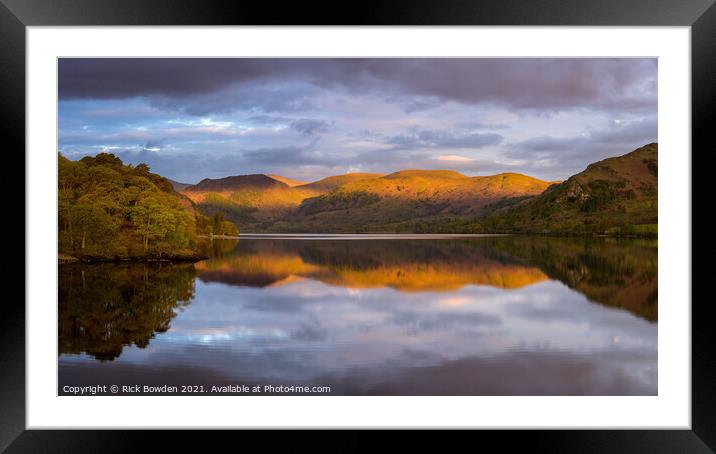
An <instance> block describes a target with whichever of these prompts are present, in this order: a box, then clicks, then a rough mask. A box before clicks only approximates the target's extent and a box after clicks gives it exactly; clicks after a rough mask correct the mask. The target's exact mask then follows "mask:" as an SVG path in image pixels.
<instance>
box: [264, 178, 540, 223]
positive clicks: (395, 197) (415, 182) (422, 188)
mask: <svg viewBox="0 0 716 454" xmlns="http://www.w3.org/2000/svg"><path fill="white" fill-rule="evenodd" d="M549 185H550V183H548V182H545V181H541V180H538V179H535V178H531V177H528V176H525V175H520V174H512V173H508V174H499V175H494V176H488V177H466V176H465V175H462V174H460V173H457V172H452V171H447V170H403V171H400V172H395V173H392V174H390V175H386V176H383V177H378V178H370V179H363V180H358V181H353V182H350V183H346V184H344V185H342V186H339V187H337V188H335V189H334V190H332V191H330V192H328V193H326V194H323V195H321V196H319V197H316V198H311V199H307V200H305V201H304V202H303V203H302V204H301V207H300V209H299V212H298V213H297V214H296V215H295V216H292V218H291V219H290V220H288V221H290V222H292V223H293V224H294V226H297V227H299V228H304V229H314V228H319V227H323V228H326V226H329V227H330V228H331V229H332V230H339V231H350V230H354V231H355V230H356V226H358V227H359V228H362V229H364V230H388V231H393V230H395V229H396V227H395V224H396V223H398V224H399V223H401V222H405V221H415V220H416V219H435V218H445V217H454V216H456V217H462V216H466V215H473V216H474V215H476V214H477V213H479V212H480V211H481V210H482V209H483V208H484V207H486V206H487V205H490V204H492V203H494V202H498V201H501V200H503V199H505V198H513V197H524V196H533V195H537V194H540V193H541V192H542V191H544V190H545V189H546V188H547V187H548V186H549ZM277 227H280V228H290V227H291V226H290V225H289V222H286V223H284V224H282V225H279V226H277Z"/></svg>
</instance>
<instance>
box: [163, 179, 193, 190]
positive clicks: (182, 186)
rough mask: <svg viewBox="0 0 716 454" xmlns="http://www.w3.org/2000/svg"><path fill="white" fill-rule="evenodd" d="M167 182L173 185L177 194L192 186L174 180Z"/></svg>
mask: <svg viewBox="0 0 716 454" xmlns="http://www.w3.org/2000/svg"><path fill="white" fill-rule="evenodd" d="M165 178H166V177H165ZM167 181H168V182H169V183H171V185H172V187H173V188H174V190H175V191H176V192H182V191H183V190H184V189H185V188H186V187H188V186H191V185H190V184H189V183H180V182H178V181H174V180H172V179H171V178H167Z"/></svg>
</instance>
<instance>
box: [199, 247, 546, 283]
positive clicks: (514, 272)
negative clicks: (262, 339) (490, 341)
mask: <svg viewBox="0 0 716 454" xmlns="http://www.w3.org/2000/svg"><path fill="white" fill-rule="evenodd" d="M195 266H196V268H197V269H198V271H199V279H201V280H202V281H205V282H222V283H225V284H231V285H244V286H251V287H266V286H269V285H281V284H283V283H286V282H290V281H293V280H296V279H302V278H310V279H315V280H318V281H321V282H324V283H326V284H331V285H339V286H343V287H349V288H373V287H391V288H394V289H396V290H400V291H406V292H410V291H449V290H455V289H458V288H460V287H463V286H465V285H470V284H472V285H490V286H493V287H500V288H518V287H523V286H525V285H530V284H533V283H535V282H539V281H542V280H545V279H547V276H546V275H545V274H544V273H542V272H541V271H540V270H539V269H538V268H536V267H532V266H527V265H525V264H523V263H520V262H519V261H516V260H514V259H509V258H505V257H500V256H498V255H495V254H489V251H488V250H486V249H485V248H484V247H475V244H474V243H471V242H465V241H461V240H440V241H429V240H400V241H391V240H375V241H290V240H257V241H241V242H239V243H238V245H237V246H236V248H235V249H234V251H233V253H231V254H227V255H225V256H224V257H223V258H222V259H212V260H209V261H205V262H201V263H197V264H196V265H195Z"/></svg>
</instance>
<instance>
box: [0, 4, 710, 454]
mask: <svg viewBox="0 0 716 454" xmlns="http://www.w3.org/2000/svg"><path fill="white" fill-rule="evenodd" d="M713 2H714V0H630V1H623V0H606V1H600V2H595V1H593V0H541V1H524V0H490V1H476V0H451V1H450V0H442V1H440V0H429V1H417V0H412V1H411V0H384V1H382V2H380V3H378V2H376V3H368V2H365V3H358V2H356V3H353V4H348V3H342V2H332V3H325V4H323V3H322V2H311V3H308V4H307V3H303V2H284V4H280V6H279V5H277V4H275V3H273V2H246V1H235V2H232V3H229V2H222V1H221V0H203V1H197V0H193V1H192V0H181V1H180V0H151V1H150V0H31V1H30V0H0V56H1V58H0V124H2V125H3V126H5V128H4V129H5V130H6V133H5V134H4V135H3V138H4V143H3V145H4V148H5V149H6V150H8V153H14V154H15V155H17V156H23V155H24V153H19V152H18V151H17V150H24V149H25V133H24V131H25V76H26V74H25V52H26V39H25V32H26V27H28V26H63V25H81V26H88V25H95V26H114V25H132V26H137V25H346V26H356V25H401V26H403V25H404V26H408V25H439V26H459V25H463V26H464V25H485V26H494V25H512V26H526V25H528V26H535V25H556V26H562V25H570V26H690V27H691V32H692V42H691V46H692V48H691V64H692V148H693V149H702V148H703V149H704V152H705V151H706V150H708V149H709V148H708V145H707V140H709V138H710V136H711V135H712V134H711V129H713V127H712V126H711V125H710V124H709V123H710V120H711V118H710V117H711V115H709V114H711V113H712V112H713V111H714V109H713V106H714V105H716V6H714V4H713ZM662 127H663V126H662ZM684 153H689V154H690V155H691V156H692V159H693V153H692V151H691V150H684ZM692 162H693V161H692ZM19 165H22V166H23V167H24V162H23V163H22V164H19ZM17 168H19V167H16V169H17ZM692 168H693V166H692ZM7 170H8V168H6V171H7ZM16 173H17V174H20V172H16ZM16 187H17V186H16ZM23 187H24V186H23ZM17 199H19V197H17ZM17 209H18V210H23V211H24V207H23V208H20V207H17ZM692 222H693V218H692ZM17 227H18V226H17V225H15V226H14V228H15V229H17ZM27 241H29V239H28V238H26V242H27ZM23 256H24V255H23ZM23 268H24V267H23ZM25 272H32V270H25ZM692 282H693V279H692ZM689 303H690V302H689V301H671V302H669V304H689ZM710 305H711V302H710V301H709V300H707V299H704V300H695V303H694V304H692V307H691V310H692V402H691V408H692V426H691V427H692V428H691V430H570V431H561V430H545V431H537V430H533V431H517V432H519V435H520V436H515V435H516V434H515V433H513V432H512V431H481V432H480V433H479V434H478V435H477V436H479V437H480V438H479V441H480V443H481V444H482V443H487V442H490V441H494V442H499V443H500V445H499V446H501V447H506V448H510V447H518V446H522V447H529V448H530V450H531V451H540V452H541V451H547V452H562V451H577V452H714V450H716V386H715V385H716V355H714V346H716V341H715V340H714V335H713V330H712V329H711V327H710V326H708V325H707V324H709V323H710V322H711V318H710V317H708V315H709V314H708V311H709V307H710ZM0 325H1V328H0V340H1V342H0V346H2V347H0V348H2V356H1V357H0V371H2V372H0V450H5V449H7V452H13V453H14V452H88V451H89V452H94V451H98V452H99V451H101V452H130V451H136V450H138V449H139V448H143V449H142V450H144V449H152V448H154V449H158V447H163V448H166V447H167V443H168V440H169V439H171V440H172V441H173V442H178V443H184V442H186V441H188V440H190V439H194V438H196V437H197V435H196V434H187V433H186V432H174V433H172V434H170V436H168V435H167V434H165V433H161V432H153V433H152V434H149V433H148V432H147V431H141V432H139V431H89V430H87V431H84V430H74V431H67V432H65V431H56V430H51V431H43V430H26V429H25V421H26V420H25V383H26V382H25V379H26V377H25V308H24V306H23V305H22V304H21V303H20V301H19V298H17V297H12V298H11V297H8V298H6V300H5V301H4V303H3V308H2V315H1V316H0ZM148 435H153V436H149V437H148ZM227 435H230V432H224V433H223V434H222V436H227ZM265 435H266V434H264V436H265ZM211 436H212V438H216V437H217V436H218V435H217V434H212V435H211ZM340 436H341V440H342V441H341V445H340V447H341V450H348V449H349V448H356V449H359V448H361V447H362V448H367V447H369V443H370V442H368V441H366V438H365V437H366V435H365V433H363V432H358V433H356V432H352V433H350V434H340ZM242 437H245V435H242ZM421 437H422V436H421V435H418V436H413V435H411V438H412V439H413V440H416V439H417V440H419V439H420V438H421ZM271 439H272V440H273V441H272V442H271V443H272V445H273V446H272V447H273V448H277V447H279V446H281V445H282V444H285V443H289V444H291V445H300V444H301V441H302V440H304V435H303V434H292V435H291V436H290V437H271ZM216 443H218V441H216ZM242 444H245V443H242Z"/></svg>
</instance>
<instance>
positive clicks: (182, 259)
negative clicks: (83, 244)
mask: <svg viewBox="0 0 716 454" xmlns="http://www.w3.org/2000/svg"><path fill="white" fill-rule="evenodd" d="M208 258H209V257H208V256H206V255H201V254H196V255H189V256H168V257H155V256H151V257H145V256H137V257H76V256H73V255H70V254H67V253H64V252H60V253H58V256H57V261H58V264H59V265H67V264H71V263H196V262H200V261H202V260H207V259H208Z"/></svg>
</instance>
